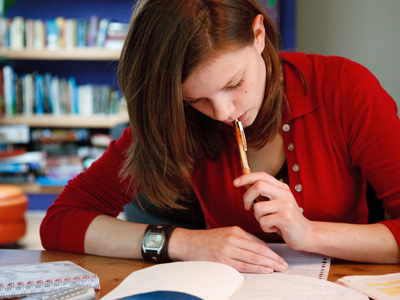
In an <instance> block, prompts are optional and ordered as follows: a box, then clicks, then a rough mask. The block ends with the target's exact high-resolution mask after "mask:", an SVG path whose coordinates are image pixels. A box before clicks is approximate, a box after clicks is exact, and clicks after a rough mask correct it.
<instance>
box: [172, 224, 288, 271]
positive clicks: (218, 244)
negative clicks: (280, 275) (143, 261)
mask: <svg viewBox="0 0 400 300" xmlns="http://www.w3.org/2000/svg"><path fill="white" fill-rule="evenodd" d="M168 254H169V256H170V257H171V258H172V259H175V260H192V261H193V260H197V261H199V260H206V261H214V262H219V263H223V264H226V265H229V266H231V267H233V268H235V269H236V270H238V271H239V272H243V273H272V272H274V271H278V272H285V271H286V270H287V269H288V264H287V263H286V262H285V261H284V260H283V258H282V257H280V256H279V255H278V254H276V253H275V252H274V251H272V250H271V249H270V248H269V247H268V245H267V244H266V243H265V242H263V241H262V240H260V239H259V238H257V237H256V236H254V235H252V234H250V233H248V232H246V231H244V230H243V229H241V228H239V227H224V228H215V229H209V230H189V229H183V228H176V229H175V230H174V231H173V233H172V235H171V238H170V241H169V246H168Z"/></svg>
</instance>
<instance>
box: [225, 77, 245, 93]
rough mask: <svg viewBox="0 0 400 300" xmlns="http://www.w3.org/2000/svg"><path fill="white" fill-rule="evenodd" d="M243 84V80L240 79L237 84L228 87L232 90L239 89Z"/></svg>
mask: <svg viewBox="0 0 400 300" xmlns="http://www.w3.org/2000/svg"><path fill="white" fill-rule="evenodd" d="M242 84H243V80H240V81H239V82H238V83H237V84H235V85H233V86H227V87H226V88H227V89H228V90H230V91H232V90H234V89H237V88H238V87H240V86H241V85H242Z"/></svg>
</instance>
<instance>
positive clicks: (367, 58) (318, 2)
mask: <svg viewBox="0 0 400 300" xmlns="http://www.w3.org/2000/svg"><path fill="white" fill-rule="evenodd" d="M399 15H400V1H399V0H298V1H297V24H296V25H297V26H296V28H297V49H298V50H299V51H303V52H307V53H318V54H324V55H339V56H344V57H347V58H349V59H352V60H354V61H356V62H358V63H360V64H362V65H364V66H366V67H367V68H368V69H369V70H370V71H371V72H372V73H373V74H374V75H375V76H376V77H377V78H378V79H379V81H380V82H381V85H382V86H383V88H385V89H386V91H387V92H388V93H389V94H390V95H391V96H392V97H393V98H394V99H395V100H396V102H397V105H398V107H399V108H400V80H399V77H400V57H399V49H400V17H399ZM399 115H400V114H399Z"/></svg>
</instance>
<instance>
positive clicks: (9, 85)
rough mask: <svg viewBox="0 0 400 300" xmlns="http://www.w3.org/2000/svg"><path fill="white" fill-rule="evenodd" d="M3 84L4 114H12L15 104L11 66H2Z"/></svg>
mask: <svg viewBox="0 0 400 300" xmlns="http://www.w3.org/2000/svg"><path fill="white" fill-rule="evenodd" d="M3 84H4V87H3V89H4V106H5V115H6V116H12V115H14V113H15V111H14V105H15V89H14V69H13V67H11V66H4V67H3Z"/></svg>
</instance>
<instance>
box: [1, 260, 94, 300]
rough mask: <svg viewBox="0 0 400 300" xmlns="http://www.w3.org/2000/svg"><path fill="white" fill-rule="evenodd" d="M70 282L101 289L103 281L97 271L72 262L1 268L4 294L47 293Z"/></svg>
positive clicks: (2, 293) (5, 295)
mask: <svg viewBox="0 0 400 300" xmlns="http://www.w3.org/2000/svg"><path fill="white" fill-rule="evenodd" d="M70 283H75V284H80V285H87V286H91V287H93V288H94V289H96V290H98V289H100V281H99V278H98V276H97V275H96V274H93V273H92V272H89V271H88V270H86V269H84V268H82V267H80V266H78V265H77V264H75V263H73V262H71V261H57V262H47V263H37V264H24V265H8V266H3V267H0V296H1V297H8V296H13V297H15V296H22V295H25V294H33V293H40V292H48V291H50V290H56V289H59V288H61V287H64V286H67V285H68V284H70Z"/></svg>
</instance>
